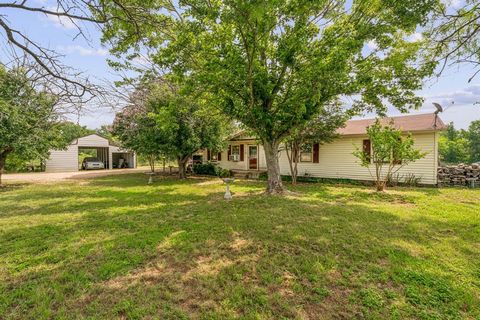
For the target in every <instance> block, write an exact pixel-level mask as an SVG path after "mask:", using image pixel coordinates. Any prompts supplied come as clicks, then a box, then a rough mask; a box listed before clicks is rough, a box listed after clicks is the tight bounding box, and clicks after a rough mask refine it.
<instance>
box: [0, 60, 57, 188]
mask: <svg viewBox="0 0 480 320" xmlns="http://www.w3.org/2000/svg"><path fill="white" fill-rule="evenodd" d="M55 103H56V99H55V97H54V96H51V95H49V94H46V93H44V92H40V91H38V90H36V88H35V85H34V84H33V83H32V82H31V81H30V80H29V79H28V77H27V76H26V73H25V70H23V69H12V70H7V69H6V68H5V67H4V66H2V65H0V186H1V184H2V180H1V176H2V172H3V169H4V167H5V162H6V160H7V157H8V156H9V155H12V154H14V155H15V156H16V157H17V158H20V159H22V160H25V161H28V160H33V159H44V158H45V157H47V156H48V152H49V150H50V149H51V148H61V147H64V146H65V143H64V141H63V140H62V139H61V138H60V139H59V133H60V132H59V130H58V126H57V120H58V116H57V114H56V112H55V108H54V106H55Z"/></svg>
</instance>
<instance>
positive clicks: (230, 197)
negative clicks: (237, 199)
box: [222, 178, 235, 200]
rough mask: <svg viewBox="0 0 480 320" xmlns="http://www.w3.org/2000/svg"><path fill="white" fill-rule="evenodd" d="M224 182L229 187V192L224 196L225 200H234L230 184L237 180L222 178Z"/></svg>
mask: <svg viewBox="0 0 480 320" xmlns="http://www.w3.org/2000/svg"><path fill="white" fill-rule="evenodd" d="M222 180H223V182H225V184H226V185H227V190H226V191H225V195H224V196H223V199H225V200H232V193H231V192H230V183H232V182H233V181H235V178H222Z"/></svg>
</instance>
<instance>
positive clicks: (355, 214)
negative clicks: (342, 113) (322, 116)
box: [0, 176, 479, 319]
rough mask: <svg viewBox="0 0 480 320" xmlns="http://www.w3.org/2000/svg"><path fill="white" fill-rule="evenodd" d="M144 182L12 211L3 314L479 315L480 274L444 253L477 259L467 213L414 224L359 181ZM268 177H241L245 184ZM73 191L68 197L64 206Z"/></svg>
mask: <svg viewBox="0 0 480 320" xmlns="http://www.w3.org/2000/svg"><path fill="white" fill-rule="evenodd" d="M143 183H144V182H143V181H142V179H139V178H138V179H137V177H135V176H133V177H131V179H119V180H116V179H114V178H111V177H106V178H101V179H98V180H92V181H91V183H90V185H89V186H88V185H86V186H82V190H83V191H85V190H89V189H88V188H89V187H90V188H92V192H91V193H90V191H89V193H88V194H87V195H86V196H83V197H82V196H81V194H82V192H83V191H82V192H70V193H62V196H58V197H55V198H52V203H51V204H50V206H49V205H48V204H47V203H43V204H42V206H35V207H34V208H33V209H32V212H33V213H31V214H33V215H46V216H48V215H49V214H50V215H52V214H53V215H55V214H60V213H62V212H63V213H65V212H66V213H68V214H72V219H69V218H68V215H67V216H65V218H62V220H52V221H49V220H45V221H43V222H42V223H41V224H39V225H34V226H28V224H27V221H26V220H22V219H24V218H25V216H24V215H19V216H15V215H14V214H11V215H8V216H7V217H6V218H7V219H11V222H12V223H17V224H18V225H16V226H15V227H13V228H11V229H9V230H8V231H6V232H2V233H0V243H2V247H1V248H0V257H2V259H3V258H4V259H3V261H5V262H6V267H5V269H4V270H5V271H3V272H2V273H3V276H2V278H3V279H5V281H4V282H3V285H0V289H2V290H3V292H5V293H6V295H5V298H3V302H2V303H1V304H0V308H2V307H1V306H2V305H3V310H2V309H0V311H3V312H2V313H3V314H5V315H7V317H11V318H21V317H22V316H23V317H25V316H27V317H28V316H32V317H37V318H41V316H42V315H46V317H48V316H50V317H62V316H64V317H98V318H105V319H107V318H112V317H120V318H122V317H123V318H142V317H161V318H162V319H178V318H181V317H184V318H201V317H204V318H254V317H264V318H282V317H284V318H302V317H303V318H312V319H313V318H319V317H326V318H329V317H346V318H355V317H357V318H358V317H377V318H391V317H394V316H398V317H435V316H436V317H439V318H441V317H443V316H445V315H446V316H451V317H462V316H465V315H470V316H471V317H475V315H476V314H478V309H476V308H478V307H476V306H477V303H478V302H479V300H478V296H475V294H473V293H472V292H473V291H472V290H473V289H474V288H475V286H477V287H478V283H474V284H472V285H464V286H462V281H460V283H458V278H457V279H456V278H455V275H456V276H457V277H458V276H459V273H458V270H457V272H456V273H453V272H452V271H451V269H450V268H451V265H450V264H448V263H447V262H446V261H444V260H442V259H441V257H440V256H439V255H441V253H440V254H439V253H438V252H437V251H438V250H434V248H436V247H437V246H440V245H441V244H442V241H443V240H445V239H448V238H449V237H452V236H453V237H452V239H451V242H449V243H448V244H449V246H450V247H451V250H454V249H455V250H456V249H459V250H456V251H458V252H457V253H456V255H455V259H457V261H459V263H460V265H462V264H463V263H467V262H468V263H470V261H471V260H472V259H474V256H475V254H476V253H478V252H477V251H478V250H477V249H475V247H474V246H472V245H473V244H472V243H471V242H464V239H469V241H473V243H474V241H475V239H476V238H475V236H472V235H471V233H472V229H471V228H472V226H471V225H470V224H471V222H469V221H442V220H435V219H432V218H431V217H428V216H425V215H422V214H419V217H418V219H413V220H412V219H410V220H409V221H407V222H406V221H404V220H402V219H401V218H400V217H399V216H398V215H396V214H392V213H391V212H388V211H386V210H384V209H379V208H378V207H372V206H371V205H370V204H369V203H368V202H369V201H368V197H367V196H365V195H364V194H363V192H364V190H363V189H361V190H358V189H355V188H351V189H350V188H348V191H349V192H345V194H343V193H341V196H340V197H339V195H338V190H332V189H331V188H329V187H317V186H315V187H313V189H308V190H307V189H305V190H302V188H299V189H300V191H301V192H302V195H301V196H288V197H265V196H262V195H251V196H244V197H236V198H234V200H233V201H230V202H227V201H221V198H220V197H221V195H222V194H223V191H224V187H223V186H222V185H208V184H203V185H199V184H198V181H178V180H166V181H162V182H161V183H160V184H158V185H154V186H145V184H143ZM260 187H261V185H259V184H257V183H254V182H242V181H239V182H236V184H235V187H234V190H235V191H236V192H238V193H241V192H247V191H248V190H249V189H250V188H251V189H253V190H259V188H260ZM95 188H99V190H96V189H95ZM35 192H40V193H41V194H39V195H38V194H32V198H31V199H32V200H31V201H32V202H35V201H38V200H41V199H44V197H46V196H47V195H48V194H49V192H50V193H51V192H55V190H36V191H35ZM342 192H343V191H342ZM355 192H360V193H362V194H355ZM349 194H353V196H351V195H349ZM142 195H143V196H142ZM400 195H402V194H400ZM37 196H38V197H37ZM348 197H353V198H348ZM62 198H63V199H64V200H65V201H66V202H68V203H69V204H70V205H67V206H66V207H65V208H58V201H59V200H61V199H62ZM150 198H151V199H150ZM22 199H23V198H13V199H10V201H13V202H18V201H21V200H22ZM80 199H81V201H80ZM343 199H348V201H347V202H343V201H342V200H343ZM352 199H353V200H352ZM390 201H392V198H388V199H383V198H379V199H377V198H375V197H374V198H370V202H380V203H385V202H390ZM9 205H11V204H9ZM26 205H27V206H28V205H31V203H30V204H28V203H27V204H26ZM68 208H70V209H68ZM0 217H4V216H3V215H0ZM49 218H52V219H53V217H49ZM16 219H18V220H19V221H17V220H16ZM22 224H25V225H23V226H22ZM443 230H451V232H452V233H451V234H449V233H447V234H445V233H443ZM4 245H5V246H4ZM445 254H451V252H450V251H447V252H445ZM472 270H475V268H472ZM477 270H478V269H477ZM461 276H462V279H463V281H464V280H466V279H469V278H468V277H467V276H466V275H465V274H463V273H461ZM1 286H3V288H2V287H1Z"/></svg>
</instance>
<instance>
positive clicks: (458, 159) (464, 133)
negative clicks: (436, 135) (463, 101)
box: [438, 120, 480, 164]
mask: <svg viewBox="0 0 480 320" xmlns="http://www.w3.org/2000/svg"><path fill="white" fill-rule="evenodd" d="M438 148H439V154H440V159H441V161H442V162H444V163H447V164H457V163H469V162H478V161H480V120H477V121H472V123H471V124H470V126H469V127H468V130H463V129H459V130H456V129H455V127H454V125H453V123H450V124H448V126H447V130H445V131H444V132H442V133H441V135H440V139H439V142H438Z"/></svg>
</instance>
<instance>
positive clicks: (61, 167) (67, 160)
mask: <svg viewBox="0 0 480 320" xmlns="http://www.w3.org/2000/svg"><path fill="white" fill-rule="evenodd" d="M45 171H46V172H69V171H78V147H77V146H76V145H70V146H68V148H67V150H52V151H50V158H49V159H48V160H47V161H46V162H45Z"/></svg>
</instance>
